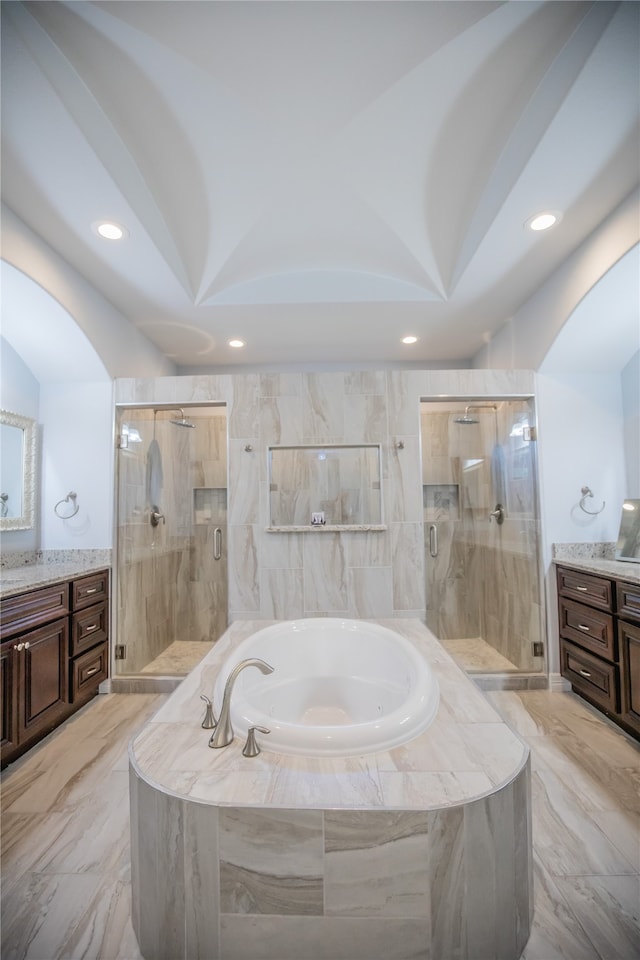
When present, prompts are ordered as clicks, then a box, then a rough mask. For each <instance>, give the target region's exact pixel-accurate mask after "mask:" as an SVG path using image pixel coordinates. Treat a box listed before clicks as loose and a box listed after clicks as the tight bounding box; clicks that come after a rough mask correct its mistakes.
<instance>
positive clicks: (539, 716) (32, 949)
mask: <svg viewBox="0 0 640 960" xmlns="http://www.w3.org/2000/svg"><path fill="white" fill-rule="evenodd" d="M487 696H488V697H489V699H490V700H491V701H492V702H493V703H494V705H495V706H496V707H497V709H498V710H499V711H500V712H501V713H502V715H503V716H504V717H505V719H507V721H508V722H509V723H510V724H511V725H512V727H513V728H514V729H516V730H517V731H518V732H519V733H520V735H521V736H522V737H523V738H524V739H525V740H526V741H527V743H528V744H529V745H530V747H531V750H532V772H533V830H534V833H533V837H534V854H535V918H534V923H533V929H532V933H531V937H530V939H529V942H528V944H527V947H526V949H525V952H524V954H523V956H522V960H637V958H638V957H639V956H640V747H639V746H638V744H636V743H635V742H634V741H633V740H632V739H631V738H629V737H627V736H626V735H625V734H623V733H622V732H620V731H619V730H618V729H617V728H615V727H614V726H613V725H612V724H610V723H609V722H608V721H607V720H605V719H604V718H602V717H601V716H600V715H599V714H598V713H597V712H596V711H595V710H593V709H592V708H591V707H589V706H588V705H587V704H585V703H584V702H583V701H581V700H580V699H579V698H577V697H575V696H574V695H573V694H572V693H560V692H553V693H551V692H549V691H519V692H515V691H495V692H492V693H489V694H487ZM164 699H165V698H164V696H162V695H157V694H106V695H102V696H100V697H98V698H96V699H95V700H93V701H92V702H91V703H90V704H88V705H87V706H86V707H85V708H83V709H82V710H81V711H80V712H79V713H78V714H77V715H76V716H74V717H73V718H71V720H69V721H68V722H67V723H66V724H65V725H64V726H63V727H61V728H60V729H59V730H57V731H55V732H54V733H53V734H51V735H50V736H49V737H48V738H47V739H46V740H45V741H43V742H42V743H41V744H40V745H38V746H37V747H35V748H34V749H33V750H32V751H30V753H29V754H27V755H26V756H25V757H23V758H21V759H20V760H18V761H16V763H14V764H12V765H11V766H10V767H9V768H8V769H7V770H6V771H5V772H4V774H3V777H2V903H1V906H2V932H1V938H2V939H1V955H2V958H3V960H140V956H141V955H140V952H139V950H138V946H137V942H136V939H135V936H134V934H133V930H132V926H131V918H130V864H129V822H128V821H129V817H128V793H127V791H128V776H127V751H126V747H127V742H128V740H129V738H130V736H131V735H132V734H133V733H135V732H136V731H137V730H138V729H139V728H140V727H141V726H142V725H143V724H144V723H145V722H146V720H147V719H148V718H149V717H150V716H151V715H152V714H153V713H154V712H155V711H156V710H157V709H158V707H159V706H160V704H161V703H162V702H163V700H164ZM304 956H305V955H304V945H303V944H301V958H302V957H304ZM194 960H196V958H194ZM244 960H251V958H249V957H247V958H244ZM305 960H308V958H305ZM431 960H451V958H448V957H434V958H431ZM477 960H488V958H484V957H478V958H477Z"/></svg>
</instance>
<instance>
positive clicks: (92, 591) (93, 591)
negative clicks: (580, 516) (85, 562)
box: [86, 587, 587, 596]
mask: <svg viewBox="0 0 640 960" xmlns="http://www.w3.org/2000/svg"><path fill="white" fill-rule="evenodd" d="M578 589H580V588H578ZM586 589H587V588H586V587H585V590H586ZM97 592H98V588H97V587H90V588H89V590H87V591H86V593H87V596H89V594H91V593H97Z"/></svg>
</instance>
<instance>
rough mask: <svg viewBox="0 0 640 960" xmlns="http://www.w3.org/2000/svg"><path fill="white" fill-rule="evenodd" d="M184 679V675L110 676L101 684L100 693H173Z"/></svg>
mask: <svg viewBox="0 0 640 960" xmlns="http://www.w3.org/2000/svg"><path fill="white" fill-rule="evenodd" d="M183 680H184V677H153V676H150V677H140V676H138V677H110V678H109V679H108V680H105V682H104V683H103V684H100V693H173V691H174V690H177V688H178V687H179V686H180V684H181V683H182V681H183ZM105 688H106V689H105Z"/></svg>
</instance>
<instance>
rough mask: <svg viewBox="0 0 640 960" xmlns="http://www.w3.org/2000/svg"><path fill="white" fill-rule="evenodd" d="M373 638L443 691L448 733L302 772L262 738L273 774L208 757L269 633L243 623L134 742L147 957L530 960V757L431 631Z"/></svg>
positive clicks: (137, 879)
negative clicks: (414, 655)
mask: <svg viewBox="0 0 640 960" xmlns="http://www.w3.org/2000/svg"><path fill="white" fill-rule="evenodd" d="M374 622H375V623H378V624H381V625H383V626H385V627H387V628H389V629H390V630H392V631H395V632H397V633H398V634H401V636H402V637H403V638H405V640H406V641H407V642H409V643H410V644H411V645H412V646H413V647H414V648H415V650H416V651H417V652H418V653H419V654H420V655H421V656H423V657H424V658H425V660H426V662H427V663H428V665H429V668H430V670H432V671H433V673H434V674H435V676H436V678H437V682H438V686H439V691H440V704H439V708H438V711H437V714H436V716H435V719H434V720H433V721H432V722H431V724H430V725H429V726H428V728H427V729H426V730H424V731H423V732H421V733H420V734H419V735H417V736H415V737H414V738H413V739H410V740H409V741H408V742H406V743H404V744H402V745H401V746H395V747H392V748H389V749H381V750H379V751H378V752H374V753H371V752H369V753H364V754H363V753H359V752H358V749H357V748H356V749H354V752H353V755H350V756H344V755H339V756H335V757H331V756H304V755H295V756H292V755H286V754H284V753H279V752H277V751H275V750H273V751H272V750H271V749H270V747H269V736H268V734H260V733H258V741H259V746H260V747H261V752H260V753H259V755H258V756H251V757H247V756H244V755H243V752H242V751H243V740H244V738H242V737H239V738H236V739H235V740H234V741H233V742H232V743H230V744H229V745H228V746H226V747H224V748H223V749H210V748H209V746H208V741H209V736H210V734H211V730H210V729H203V728H202V721H203V718H204V716H205V707H204V705H203V703H202V700H201V699H200V698H201V696H202V695H205V696H209V697H211V695H212V691H213V690H214V687H215V684H216V681H217V679H218V677H219V675H220V673H221V670H222V673H223V675H224V671H225V669H226V668H225V666H224V665H225V664H228V663H229V662H230V661H229V659H228V658H229V657H231V658H232V660H233V659H234V658H235V656H236V653H237V652H238V648H239V650H240V651H241V650H242V649H243V648H242V647H241V646H240V645H241V644H242V643H243V641H245V640H246V639H247V638H248V637H253V636H254V635H255V634H256V632H257V631H260V630H261V629H262V628H265V627H267V626H268V625H269V621H264V620H261V621H236V622H235V623H233V624H232V625H231V626H230V627H229V628H228V630H227V631H226V633H225V634H224V636H223V637H222V638H221V639H220V640H219V641H218V642H217V643H216V644H215V646H214V647H213V649H212V650H211V651H210V652H209V653H208V654H207V656H206V657H205V658H204V659H203V661H202V662H201V663H200V664H199V665H198V666H197V667H196V668H195V669H194V670H193V671H192V672H191V673H190V674H189V676H188V677H187V678H185V680H184V681H183V682H182V684H181V685H180V687H179V688H178V689H177V690H176V691H174V693H173V694H172V695H171V696H170V697H169V699H168V700H167V701H166V703H164V704H163V706H162V707H161V708H160V710H159V711H158V713H156V715H155V716H154V717H153V718H152V720H151V721H149V723H148V724H147V725H146V727H145V728H144V729H143V730H142V731H141V732H140V733H139V734H137V735H136V737H135V738H134V739H133V740H132V742H131V744H130V748H129V770H130V802H131V875H132V921H133V926H134V930H135V932H136V936H137V938H138V942H139V945H140V949H141V952H142V954H143V956H144V957H147V958H149V960H151V958H153V960H162V958H166V960H180V958H183V960H199V958H201V960H205V958H206V960H245V958H247V957H251V958H252V960H300V956H301V952H300V951H301V944H304V951H303V952H304V956H305V958H307V960H326V958H328V957H331V958H332V960H347V958H348V960H428V958H436V957H439V958H444V957H447V958H448V957H452V958H453V957H456V958H458V960H477V958H478V957H481V956H482V957H501V958H503V960H517V958H519V957H520V956H521V954H522V952H523V950H524V947H525V944H526V942H527V939H528V936H529V931H530V927H531V920H532V911H533V878H532V867H533V860H532V847H531V792H530V767H529V750H528V747H527V745H526V744H525V743H524V742H523V741H522V740H521V739H520V738H519V737H518V736H517V735H516V734H515V733H513V731H512V730H511V729H510V728H509V727H508V726H507V725H506V724H505V723H504V722H503V720H502V719H501V717H500V716H499V715H498V714H497V712H496V711H495V710H494V708H493V707H492V705H491V704H490V703H489V702H488V700H487V699H486V698H485V697H484V695H483V694H482V693H481V692H480V691H479V690H478V689H477V688H476V687H475V685H474V684H473V683H472V682H471V681H470V680H469V678H468V677H467V676H466V675H465V674H464V673H463V671H462V670H461V669H460V668H459V667H458V666H457V664H456V663H455V662H454V661H453V659H452V658H451V657H450V656H449V654H448V653H447V652H446V651H445V650H444V649H443V648H442V646H441V645H440V644H439V643H438V641H437V640H436V638H435V637H434V636H433V634H431V633H430V631H429V630H428V629H427V628H426V627H425V626H424V625H423V624H422V623H421V622H420V621H418V620H403V619H393V620H384V621H374ZM242 675H245V676H248V675H249V671H244V673H243V674H241V676H242ZM254 675H255V678H256V682H257V683H259V681H260V680H262V679H264V678H263V677H262V676H261V674H259V673H258V672H257V671H254ZM274 676H275V673H274ZM214 706H215V708H216V713H218V712H219V710H220V703H215V704H214Z"/></svg>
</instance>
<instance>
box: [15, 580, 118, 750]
mask: <svg viewBox="0 0 640 960" xmlns="http://www.w3.org/2000/svg"><path fill="white" fill-rule="evenodd" d="M0 590H1V598H0V639H1V648H0V651H1V663H2V754H1V755H2V766H3V767H5V766H6V765H7V764H8V763H11V762H12V761H13V760H15V759H16V758H17V757H19V756H20V755H21V754H23V753H24V752H25V751H26V750H28V749H29V748H30V747H32V746H34V745H35V744H36V743H37V742H38V741H39V740H41V739H42V738H43V737H45V736H46V735H47V734H48V733H50V732H51V731H52V730H53V729H54V728H55V727H57V726H58V725H59V724H60V723H62V722H63V721H64V720H66V719H67V718H68V717H69V716H71V714H73V713H75V711H76V710H78V709H79V708H80V707H81V706H83V705H84V704H85V703H87V701H88V700H90V699H91V698H92V697H94V696H95V695H96V694H97V693H98V687H99V685H100V683H101V682H102V681H103V680H105V679H106V678H107V676H108V672H109V570H108V569H99V570H96V569H89V570H87V569H86V567H83V566H82V565H80V566H78V565H74V564H72V563H71V564H61V565H54V564H34V565H31V566H25V567H21V568H18V569H5V570H3V571H2V574H1V575H0Z"/></svg>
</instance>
